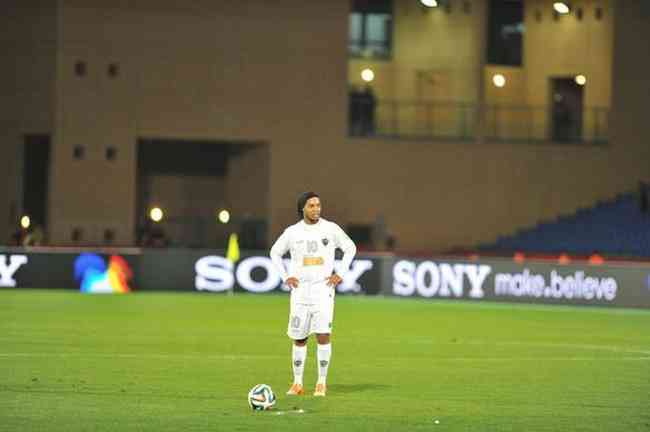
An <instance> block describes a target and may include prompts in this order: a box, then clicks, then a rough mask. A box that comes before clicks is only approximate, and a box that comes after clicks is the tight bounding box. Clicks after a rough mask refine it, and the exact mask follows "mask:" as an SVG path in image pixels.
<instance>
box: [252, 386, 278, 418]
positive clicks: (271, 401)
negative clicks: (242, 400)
mask: <svg viewBox="0 0 650 432" xmlns="http://www.w3.org/2000/svg"><path fill="white" fill-rule="evenodd" d="M248 405H249V406H250V407H251V408H252V409H254V410H255V411H263V410H268V409H271V407H272V406H273V405H275V394H274V393H273V390H271V386H270V385H267V384H258V385H256V386H255V387H253V388H252V389H251V391H249V392H248Z"/></svg>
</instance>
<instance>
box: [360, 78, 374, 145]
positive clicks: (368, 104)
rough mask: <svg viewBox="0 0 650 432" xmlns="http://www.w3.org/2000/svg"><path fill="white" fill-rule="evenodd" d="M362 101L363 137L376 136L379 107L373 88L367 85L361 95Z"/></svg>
mask: <svg viewBox="0 0 650 432" xmlns="http://www.w3.org/2000/svg"><path fill="white" fill-rule="evenodd" d="M360 101H361V113H362V115H361V123H362V127H361V131H362V132H361V135H374V134H375V108H376V105H377V98H376V97H375V93H374V91H373V90H372V87H371V86H369V85H367V86H365V87H364V89H363V92H362V93H361V95H360Z"/></svg>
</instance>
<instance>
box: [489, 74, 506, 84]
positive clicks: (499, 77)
mask: <svg viewBox="0 0 650 432" xmlns="http://www.w3.org/2000/svg"><path fill="white" fill-rule="evenodd" d="M492 82H493V83H494V85H495V86H497V87H503V86H505V85H506V77H504V76H503V75H501V74H495V75H494V76H493V77H492Z"/></svg>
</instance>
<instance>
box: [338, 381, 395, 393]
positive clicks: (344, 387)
mask: <svg viewBox="0 0 650 432" xmlns="http://www.w3.org/2000/svg"><path fill="white" fill-rule="evenodd" d="M327 387H329V389H330V390H332V392H336V393H361V392H366V391H373V390H386V389H388V388H390V386H389V385H386V384H374V383H360V384H330V385H328V386H327Z"/></svg>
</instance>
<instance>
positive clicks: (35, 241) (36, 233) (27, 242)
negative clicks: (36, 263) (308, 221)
mask: <svg viewBox="0 0 650 432" xmlns="http://www.w3.org/2000/svg"><path fill="white" fill-rule="evenodd" d="M44 239H45V233H44V232H43V227H41V226H40V225H34V228H32V229H30V230H28V231H27V234H26V235H25V236H24V237H23V240H22V245H23V246H42V245H43V240H44Z"/></svg>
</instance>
